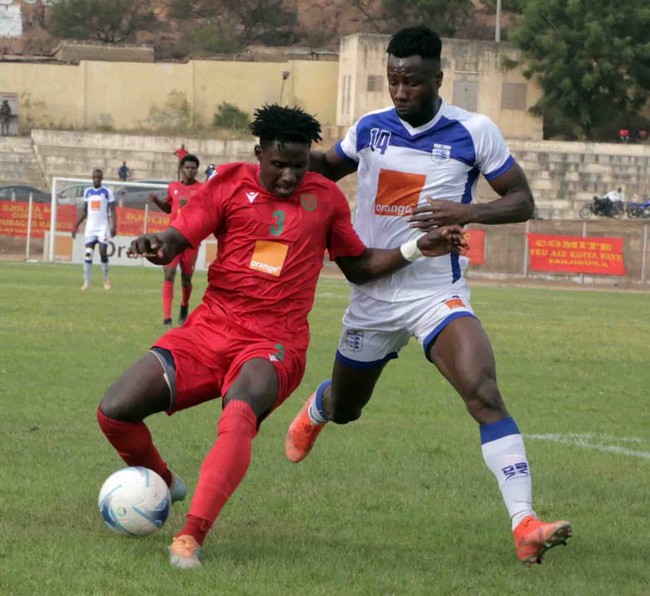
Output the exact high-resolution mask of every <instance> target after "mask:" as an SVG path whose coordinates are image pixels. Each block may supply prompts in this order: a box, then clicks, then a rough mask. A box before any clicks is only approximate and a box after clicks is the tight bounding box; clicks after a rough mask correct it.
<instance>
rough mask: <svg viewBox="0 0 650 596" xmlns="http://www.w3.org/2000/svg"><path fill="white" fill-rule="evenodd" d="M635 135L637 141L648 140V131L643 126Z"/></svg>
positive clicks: (643, 141)
mask: <svg viewBox="0 0 650 596" xmlns="http://www.w3.org/2000/svg"><path fill="white" fill-rule="evenodd" d="M636 136H637V138H638V139H639V143H645V142H646V141H647V140H648V131H647V130H646V129H645V128H640V129H639V132H638V133H637V135H636Z"/></svg>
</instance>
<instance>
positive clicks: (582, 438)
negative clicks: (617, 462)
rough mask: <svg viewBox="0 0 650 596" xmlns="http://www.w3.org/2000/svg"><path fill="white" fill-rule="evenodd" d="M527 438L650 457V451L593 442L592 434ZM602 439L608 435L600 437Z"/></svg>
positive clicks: (629, 439)
mask: <svg viewBox="0 0 650 596" xmlns="http://www.w3.org/2000/svg"><path fill="white" fill-rule="evenodd" d="M525 436H526V438H530V439H533V440H538V441H550V442H552V443H563V444H565V445H575V446H576V447H582V448H584V449H595V450H596V451H605V452H607V453H618V454H621V455H627V456H630V457H642V458H644V459H650V451H636V450H634V449H628V448H627V447H619V446H618V445H603V444H602V443H594V442H592V441H593V440H594V439H598V438H599V437H595V436H593V435H591V434H585V435H579V434H573V433H570V434H566V435H559V434H548V435H525ZM600 438H601V439H603V438H606V437H600ZM606 439H607V440H611V441H623V442H629V443H641V442H642V440H641V439H638V438H636V437H634V438H620V439H616V438H613V437H612V438H606Z"/></svg>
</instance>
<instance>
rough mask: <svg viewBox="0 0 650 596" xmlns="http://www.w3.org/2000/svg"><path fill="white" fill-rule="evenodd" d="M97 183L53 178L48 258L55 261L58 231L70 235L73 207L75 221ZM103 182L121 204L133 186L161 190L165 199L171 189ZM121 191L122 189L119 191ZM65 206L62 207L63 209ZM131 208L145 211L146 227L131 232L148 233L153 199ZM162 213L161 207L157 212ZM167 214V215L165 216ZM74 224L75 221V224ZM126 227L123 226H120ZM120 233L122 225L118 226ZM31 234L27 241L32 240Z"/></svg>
mask: <svg viewBox="0 0 650 596" xmlns="http://www.w3.org/2000/svg"><path fill="white" fill-rule="evenodd" d="M92 185H93V181H92V179H90V178H68V177H60V176H55V177H53V178H52V186H51V199H50V200H51V203H50V225H49V234H48V237H47V243H46V246H44V251H43V253H44V254H43V256H44V260H46V261H48V262H53V261H54V258H55V242H56V237H57V235H59V236H61V235H64V236H69V235H70V230H69V229H68V228H69V227H70V223H69V220H70V217H71V215H72V211H73V210H72V208H74V221H75V222H76V221H77V219H78V217H79V215H80V213H81V211H80V210H79V207H80V205H82V204H83V194H84V191H85V189H86V188H89V187H91V186H92ZM102 185H103V186H107V187H109V188H111V189H112V190H113V193H114V195H115V200H116V202H117V206H118V207H122V205H121V204H120V202H121V201H120V197H119V191H121V190H126V191H128V189H129V188H131V189H140V190H142V191H143V192H144V193H147V192H149V191H151V192H155V191H158V193H157V194H158V196H159V197H160V198H161V199H164V197H165V195H166V193H167V186H168V185H167V184H162V183H152V182H137V181H135V182H123V181H122V180H103V181H102ZM116 191H118V192H116ZM60 207H62V209H60ZM125 207H128V208H129V209H135V210H138V211H142V212H143V213H142V217H141V220H142V228H141V229H138V230H137V231H136V230H133V234H130V235H139V234H146V233H147V228H148V223H149V220H150V213H149V203H148V202H147V201H144V202H143V204H142V205H141V206H140V205H138V206H134V207H130V206H129V205H125ZM63 209H65V210H66V212H65V217H66V220H65V223H63V222H62V221H61V219H62V218H61V212H62V211H63ZM155 213H156V215H158V213H159V212H158V211H156V212H155ZM165 217H166V216H165ZM73 225H74V224H73ZM118 226H120V221H119V217H118ZM120 227H123V226H120ZM118 233H119V229H118ZM29 240H30V239H29V238H28V239H27V241H28V242H29Z"/></svg>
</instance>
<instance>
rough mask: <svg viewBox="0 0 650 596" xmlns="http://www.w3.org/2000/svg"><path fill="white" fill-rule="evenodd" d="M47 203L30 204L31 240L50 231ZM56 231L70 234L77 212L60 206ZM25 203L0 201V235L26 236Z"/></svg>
mask: <svg viewBox="0 0 650 596" xmlns="http://www.w3.org/2000/svg"><path fill="white" fill-rule="evenodd" d="M51 211H52V210H51V208H50V205H49V203H32V230H31V237H32V238H42V237H43V233H44V232H47V231H49V230H50V214H51ZM56 214H57V215H56V222H57V230H58V231H60V232H71V231H72V227H73V226H74V224H75V223H76V221H77V210H76V209H75V207H74V206H72V205H61V206H59V208H58V209H57V212H56ZM28 217H29V203H28V202H27V201H0V235H3V236H23V237H24V236H27V218H28Z"/></svg>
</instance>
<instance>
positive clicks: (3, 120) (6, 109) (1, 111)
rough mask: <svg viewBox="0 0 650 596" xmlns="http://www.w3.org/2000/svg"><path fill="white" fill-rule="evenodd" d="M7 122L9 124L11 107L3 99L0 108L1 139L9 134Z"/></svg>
mask: <svg viewBox="0 0 650 596" xmlns="http://www.w3.org/2000/svg"><path fill="white" fill-rule="evenodd" d="M9 122H11V106H10V105H9V100H7V99H3V100H2V105H1V106H0V134H1V135H2V136H3V137H4V136H7V135H8V134H9Z"/></svg>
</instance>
